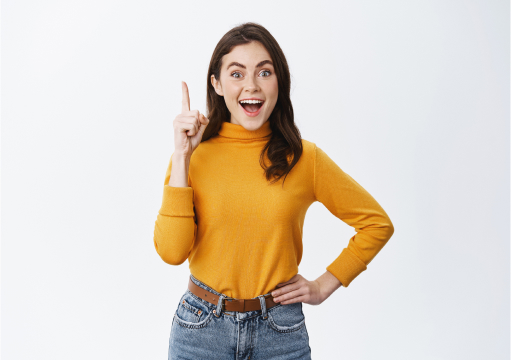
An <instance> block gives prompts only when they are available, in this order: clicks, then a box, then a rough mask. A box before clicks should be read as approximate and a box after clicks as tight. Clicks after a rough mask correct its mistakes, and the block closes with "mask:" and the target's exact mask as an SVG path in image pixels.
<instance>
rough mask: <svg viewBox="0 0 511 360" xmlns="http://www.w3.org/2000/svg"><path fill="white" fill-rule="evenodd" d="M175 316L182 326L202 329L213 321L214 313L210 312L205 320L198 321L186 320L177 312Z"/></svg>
mask: <svg viewBox="0 0 511 360" xmlns="http://www.w3.org/2000/svg"><path fill="white" fill-rule="evenodd" d="M174 318H175V320H176V323H178V324H179V325H181V326H182V327H186V328H189V329H200V328H203V327H205V326H206V325H207V324H208V323H209V322H210V321H211V319H212V318H213V313H209V315H208V316H206V318H205V319H204V320H202V321H200V322H198V323H192V322H189V321H184V320H183V319H181V318H180V317H179V316H177V313H176V314H175V315H174Z"/></svg>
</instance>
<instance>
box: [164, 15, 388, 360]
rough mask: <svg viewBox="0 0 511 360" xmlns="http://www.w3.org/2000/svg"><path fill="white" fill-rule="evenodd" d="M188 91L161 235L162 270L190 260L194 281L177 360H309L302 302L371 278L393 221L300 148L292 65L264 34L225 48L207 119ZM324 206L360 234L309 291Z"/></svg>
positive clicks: (328, 164)
mask: <svg viewBox="0 0 511 360" xmlns="http://www.w3.org/2000/svg"><path fill="white" fill-rule="evenodd" d="M182 86H183V103H182V113H181V114H179V115H178V116H177V117H176V118H175V120H174V143H175V151H174V153H173V154H172V156H171V159H170V163H169V166H168V168H167V173H166V176H165V182H164V190H163V192H164V193H163V202H162V206H161V208H160V210H159V213H158V215H157V220H156V224H155V230H154V246H155V248H156V251H157V252H158V254H159V255H160V257H161V258H162V259H163V261H165V262H166V263H168V264H171V265H180V264H182V263H183V262H184V261H185V260H186V259H188V261H189V268H190V272H191V274H190V279H189V285H188V289H187V290H186V291H185V293H184V294H183V296H182V297H181V299H180V302H179V304H178V307H177V309H176V311H175V313H174V318H173V321H172V329H171V334H170V340H169V359H181V358H187V359H188V358H193V359H231V358H236V359H253V360H256V359H279V360H283V359H310V358H311V349H310V347H309V336H308V333H307V329H306V326H305V317H304V314H303V311H302V303H307V304H311V305H318V304H321V303H322V302H323V301H325V299H327V298H328V297H329V296H330V295H331V294H332V293H333V292H334V291H335V290H336V289H337V288H339V287H340V286H341V285H342V286H345V287H347V286H348V285H349V284H350V282H351V281H352V280H353V279H354V278H355V277H357V276H358V275H359V274H360V273H361V272H362V271H364V270H366V267H367V265H368V264H369V262H371V260H372V259H373V258H374V257H375V256H376V254H377V253H378V252H379V251H380V250H381V249H382V248H383V246H384V245H385V243H386V242H387V241H388V240H389V239H390V237H391V236H392V234H393V231H394V229H393V225H392V222H391V221H390V219H389V217H388V215H387V214H386V213H385V211H384V210H383V209H382V207H381V206H380V205H379V204H378V203H377V202H376V200H375V199H374V198H373V197H372V196H371V195H370V194H369V193H368V192H367V191H366V190H364V188H362V186H360V185H359V184H358V183H357V182H356V181H355V180H353V179H352V178H351V177H350V176H349V175H348V174H346V173H345V172H343V171H342V170H341V169H340V168H339V166H337V165H336V163H335V162H334V161H333V160H332V159H330V157H328V156H327V154H326V153H325V152H324V151H322V150H321V149H320V148H319V147H317V146H316V144H314V143H312V142H309V141H307V140H303V139H301V136H300V132H299V130H298V128H297V127H296V125H295V123H294V118H293V107H292V105H291V100H290V88H291V87H290V74H289V68H288V65H287V61H286V58H285V56H284V53H283V52H282V50H281V48H280V46H279V45H278V43H277V41H276V40H275V39H274V38H273V36H272V35H271V34H270V33H269V32H268V31H267V30H266V29H265V28H264V27H262V26H260V25H258V24H255V23H246V24H242V25H240V26H238V27H235V28H233V29H232V30H230V31H229V32H227V33H226V34H225V35H224V37H223V38H222V39H221V40H220V42H219V43H218V44H217V46H216V48H215V50H214V52H213V56H212V58H211V62H210V65H209V71H208V82H207V107H208V116H204V115H203V114H201V113H200V112H199V111H197V110H190V107H189V106H190V105H189V104H190V100H189V96H188V88H187V86H186V83H183V84H182ZM199 145H200V146H199ZM286 180H287V181H286ZM315 201H319V202H321V203H323V204H324V205H325V206H326V207H327V208H328V210H329V211H330V212H331V213H332V214H333V215H335V216H336V217H338V218H339V219H341V220H342V221H344V222H346V223H347V224H349V225H351V226H353V227H354V228H355V229H356V230H357V234H356V235H355V236H353V237H352V238H351V239H350V240H349V244H348V246H347V247H346V248H345V249H344V250H343V251H342V252H341V254H340V255H339V256H338V257H337V258H336V259H335V260H334V261H333V262H332V263H330V264H329V265H328V266H327V267H326V270H327V271H326V272H325V273H324V274H323V275H321V276H320V277H319V278H318V279H316V280H312V281H309V280H307V279H305V278H304V277H303V276H301V275H300V274H298V265H299V264H300V261H301V258H302V227H303V223H304V219H305V213H306V211H307V209H308V207H309V206H310V205H311V204H312V203H313V202H315ZM310 241H313V239H311V240H310ZM318 246H328V245H327V244H326V242H325V241H321V242H319V241H318ZM325 261H326V260H325Z"/></svg>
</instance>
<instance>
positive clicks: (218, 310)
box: [215, 295, 225, 317]
mask: <svg viewBox="0 0 511 360" xmlns="http://www.w3.org/2000/svg"><path fill="white" fill-rule="evenodd" d="M224 299H225V296H224V295H220V296H219V297H218V304H216V314H215V316H216V317H220V315H222V303H223V301H224Z"/></svg>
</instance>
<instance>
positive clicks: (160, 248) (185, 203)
mask: <svg viewBox="0 0 511 360" xmlns="http://www.w3.org/2000/svg"><path fill="white" fill-rule="evenodd" d="M172 155H174V154H172ZM171 170H172V156H171V157H170V162H169V166H168V168H167V173H166V175H165V182H164V184H163V200H162V205H161V208H160V210H159V211H158V215H157V218H156V222H155V226H154V247H155V248H156V252H157V253H158V255H160V257H161V258H162V260H163V261H164V262H166V263H168V264H171V265H180V264H182V263H183V262H185V261H186V259H187V258H188V255H189V254H190V251H191V249H192V247H193V244H194V241H195V237H196V234H197V219H196V216H195V212H194V206H193V188H192V187H191V186H188V187H172V186H169V185H168V183H169V180H170V173H171ZM188 184H190V178H188Z"/></svg>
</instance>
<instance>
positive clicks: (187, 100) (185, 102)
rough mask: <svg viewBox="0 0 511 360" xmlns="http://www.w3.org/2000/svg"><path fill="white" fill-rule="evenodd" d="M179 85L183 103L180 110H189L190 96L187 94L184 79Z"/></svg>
mask: <svg viewBox="0 0 511 360" xmlns="http://www.w3.org/2000/svg"><path fill="white" fill-rule="evenodd" d="M181 87H182V89H183V105H182V107H181V111H182V112H185V111H190V96H189V95H188V86H187V85H186V83H185V82H184V81H181Z"/></svg>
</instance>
